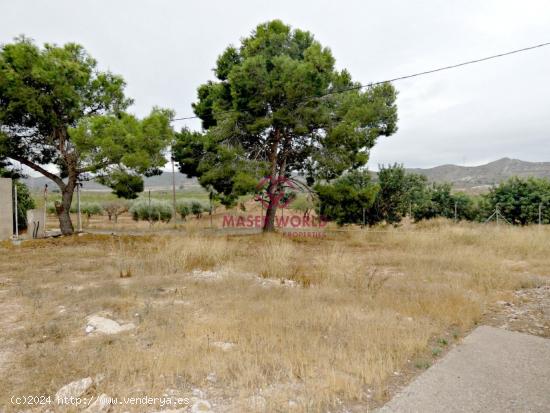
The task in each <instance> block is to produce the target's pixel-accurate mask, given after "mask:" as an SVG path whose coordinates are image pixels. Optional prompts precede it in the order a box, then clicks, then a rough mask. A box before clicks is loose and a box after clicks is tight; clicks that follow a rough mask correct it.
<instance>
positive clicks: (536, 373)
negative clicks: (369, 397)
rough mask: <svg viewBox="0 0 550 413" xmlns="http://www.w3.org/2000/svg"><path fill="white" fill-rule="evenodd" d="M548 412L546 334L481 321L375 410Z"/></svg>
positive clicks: (391, 412) (406, 412)
mask: <svg viewBox="0 0 550 413" xmlns="http://www.w3.org/2000/svg"><path fill="white" fill-rule="evenodd" d="M431 412H433V413H436V412H437V413H442V412H445V413H449V412H469V413H470V412H483V413H492V412H495V413H497V412H498V413H503V412H507V413H510V412H521V413H527V412H532V413H534V412H537V413H538V412H540V413H548V412H550V340H549V339H544V338H541V337H537V336H532V335H528V334H522V333H516V332H511V331H507V330H502V329H498V328H494V327H488V326H481V327H478V328H477V329H475V330H474V331H473V332H472V333H471V334H470V335H469V336H467V337H466V338H465V339H464V341H463V343H462V344H461V345H459V346H457V347H456V348H454V349H453V350H451V351H450V352H449V353H448V354H447V355H446V356H445V357H443V359H441V360H440V361H439V362H438V363H436V364H435V365H434V366H433V367H431V368H429V369H428V370H427V371H426V372H424V373H423V374H421V375H420V376H419V377H417V378H416V379H415V380H414V381H413V382H412V383H411V384H409V385H408V386H407V387H406V388H404V389H403V390H402V391H401V392H400V393H399V394H397V395H396V396H395V397H394V398H393V399H392V400H391V401H390V402H388V403H387V404H386V405H385V406H384V407H383V408H381V409H379V410H378V413H431Z"/></svg>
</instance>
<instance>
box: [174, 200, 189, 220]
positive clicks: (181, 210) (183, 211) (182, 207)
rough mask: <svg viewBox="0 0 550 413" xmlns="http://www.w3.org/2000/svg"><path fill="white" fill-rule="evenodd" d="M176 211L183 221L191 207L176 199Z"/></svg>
mask: <svg viewBox="0 0 550 413" xmlns="http://www.w3.org/2000/svg"><path fill="white" fill-rule="evenodd" d="M176 212H177V213H178V214H179V215H180V216H181V219H182V220H183V221H185V220H186V218H187V216H188V215H189V214H190V213H191V207H190V206H189V203H187V202H182V201H178V202H177V204H176Z"/></svg>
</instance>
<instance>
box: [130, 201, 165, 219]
mask: <svg viewBox="0 0 550 413" xmlns="http://www.w3.org/2000/svg"><path fill="white" fill-rule="evenodd" d="M129 212H130V214H131V215H132V218H133V219H134V220H135V221H140V220H141V221H151V222H156V221H162V222H169V221H170V219H172V206H171V205H170V203H169V202H167V201H160V200H157V199H152V200H151V201H149V200H145V199H140V200H137V201H135V202H134V203H132V206H131V207H130V210H129Z"/></svg>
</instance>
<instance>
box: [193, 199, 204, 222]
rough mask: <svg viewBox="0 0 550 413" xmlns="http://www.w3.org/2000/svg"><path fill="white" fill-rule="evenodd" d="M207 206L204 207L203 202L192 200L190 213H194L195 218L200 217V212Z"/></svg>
mask: <svg viewBox="0 0 550 413" xmlns="http://www.w3.org/2000/svg"><path fill="white" fill-rule="evenodd" d="M206 209H207V208H205V207H204V205H203V204H201V203H200V202H199V201H192V202H191V213H192V214H193V215H195V217H196V218H197V219H199V218H201V217H202V213H203V212H204V211H205V210H206Z"/></svg>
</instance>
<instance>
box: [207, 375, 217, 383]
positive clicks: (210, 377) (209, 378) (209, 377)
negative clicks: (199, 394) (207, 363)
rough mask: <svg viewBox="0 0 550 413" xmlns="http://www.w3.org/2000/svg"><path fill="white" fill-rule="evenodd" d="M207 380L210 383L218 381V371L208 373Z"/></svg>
mask: <svg viewBox="0 0 550 413" xmlns="http://www.w3.org/2000/svg"><path fill="white" fill-rule="evenodd" d="M206 381H207V382H209V383H216V382H217V381H218V376H217V375H216V373H208V376H206Z"/></svg>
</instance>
